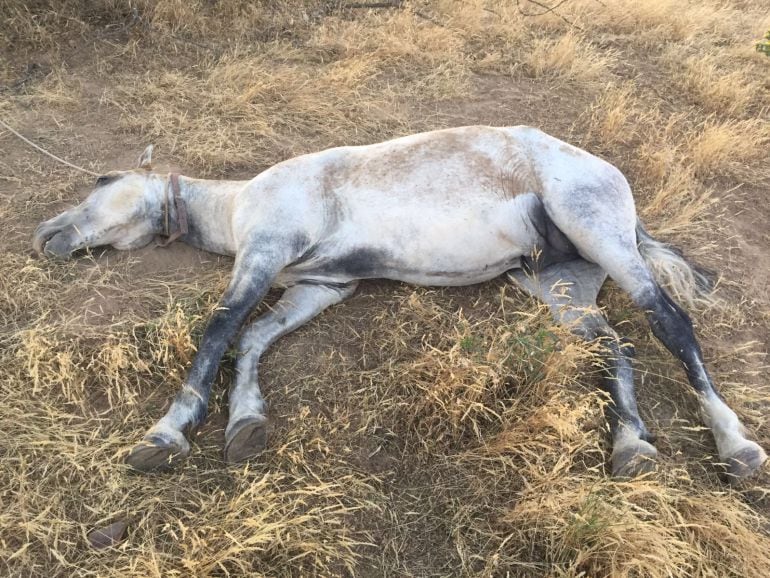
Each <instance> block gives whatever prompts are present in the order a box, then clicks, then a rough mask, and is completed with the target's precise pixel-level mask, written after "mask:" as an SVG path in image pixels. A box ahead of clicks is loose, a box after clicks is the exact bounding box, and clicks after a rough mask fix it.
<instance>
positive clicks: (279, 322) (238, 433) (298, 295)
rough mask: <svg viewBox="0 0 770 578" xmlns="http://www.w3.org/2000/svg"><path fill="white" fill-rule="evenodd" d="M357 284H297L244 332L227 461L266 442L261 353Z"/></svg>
mask: <svg viewBox="0 0 770 578" xmlns="http://www.w3.org/2000/svg"><path fill="white" fill-rule="evenodd" d="M357 285H358V284H357V283H348V284H346V285H315V284H312V285H311V284H298V285H295V286H293V287H291V288H289V289H287V290H286V291H285V292H284V294H283V295H282V296H281V299H280V300H279V301H278V303H276V304H275V306H274V307H273V308H272V310H271V311H269V312H268V313H266V314H265V315H263V316H262V317H260V318H259V319H257V320H256V321H255V322H254V323H253V324H252V325H251V326H249V327H248V328H247V329H246V331H244V333H243V335H242V336H241V340H240V344H239V347H238V350H239V354H240V356H239V358H238V361H237V364H236V377H235V381H234V382H233V385H232V387H231V389H230V419H229V421H228V423H227V429H226V430H225V440H226V443H225V459H226V460H227V461H228V462H240V461H243V460H246V459H248V458H251V457H253V456H255V455H257V454H259V453H260V452H261V451H262V449H263V448H264V446H265V443H266V425H267V418H266V416H265V402H264V399H263V397H262V392H261V391H260V389H259V381H258V377H257V365H258V364H259V358H260V356H261V355H262V354H263V353H264V352H265V350H266V349H267V348H268V347H270V345H271V344H272V343H274V342H275V341H276V340H277V339H278V338H280V337H282V336H283V335H286V334H287V333H290V332H292V331H294V330H295V329H297V328H298V327H300V326H302V325H304V324H305V323H307V322H308V321H310V320H311V319H312V318H313V317H315V316H316V315H318V314H319V313H321V311H323V310H324V309H326V308H327V307H329V306H331V305H334V304H336V303H339V302H340V301H343V300H344V299H347V298H348V297H350V296H351V295H352V294H353V292H354V291H355V289H356V286H357Z"/></svg>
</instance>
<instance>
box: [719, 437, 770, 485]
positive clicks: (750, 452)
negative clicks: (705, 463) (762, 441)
mask: <svg viewBox="0 0 770 578" xmlns="http://www.w3.org/2000/svg"><path fill="white" fill-rule="evenodd" d="M766 459H767V455H766V454H765V452H764V450H763V449H762V448H761V447H759V445H757V444H755V443H754V442H748V445H747V446H746V447H744V448H742V449H740V450H738V451H737V452H736V453H735V454H734V455H732V456H731V457H729V458H727V460H725V466H726V467H725V475H726V477H727V481H728V482H737V481H738V480H742V479H745V478H748V477H749V476H751V475H753V474H755V473H756V472H757V470H759V468H761V467H762V464H763V463H765V460H766Z"/></svg>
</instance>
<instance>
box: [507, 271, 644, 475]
mask: <svg viewBox="0 0 770 578" xmlns="http://www.w3.org/2000/svg"><path fill="white" fill-rule="evenodd" d="M510 276H511V277H512V279H513V280H514V281H516V282H517V284H518V285H520V286H521V287H523V288H524V289H526V290H527V291H528V292H529V293H531V294H532V295H534V296H535V297H538V298H539V299H541V300H542V301H544V302H545V303H546V304H547V305H548V306H549V307H550V308H551V311H552V313H553V316H554V318H555V319H556V321H558V322H559V323H561V324H563V325H564V326H566V327H567V328H569V329H570V330H571V331H572V332H573V333H575V334H576V335H578V336H580V337H581V338H583V339H585V340H586V341H596V342H597V343H598V344H599V345H600V352H601V358H602V365H603V373H604V376H603V380H602V385H603V387H604V389H605V390H606V391H607V392H608V393H609V395H610V399H611V400H612V403H611V404H610V405H609V406H608V419H609V423H610V430H611V432H612V474H613V476H616V477H633V476H636V475H639V474H642V473H645V472H648V471H650V470H652V469H653V468H654V466H655V458H656V456H657V451H656V450H655V447H654V446H653V445H652V444H651V443H650V441H651V436H650V434H649V432H648V431H647V428H646V426H645V425H644V422H643V421H642V418H641V417H640V416H639V410H638V408H637V405H636V395H635V393H634V374H633V367H632V365H631V354H630V347H628V346H625V345H624V344H623V343H622V342H621V339H620V338H619V337H618V335H617V333H615V331H614V330H613V329H612V327H610V325H609V324H608V323H607V320H606V319H605V318H604V316H603V315H602V314H601V313H600V311H599V309H598V308H597V306H596V296H597V295H598V293H599V289H600V288H601V286H602V284H603V283H604V280H605V278H606V276H607V275H606V273H605V272H604V271H602V269H601V268H600V267H599V266H598V265H594V264H592V263H588V262H587V261H584V260H582V259H575V260H572V261H567V262H562V263H555V264H552V265H550V266H548V267H545V268H544V269H542V270H540V271H537V272H534V271H530V272H527V273H525V272H524V271H521V270H517V271H513V272H511V274H510Z"/></svg>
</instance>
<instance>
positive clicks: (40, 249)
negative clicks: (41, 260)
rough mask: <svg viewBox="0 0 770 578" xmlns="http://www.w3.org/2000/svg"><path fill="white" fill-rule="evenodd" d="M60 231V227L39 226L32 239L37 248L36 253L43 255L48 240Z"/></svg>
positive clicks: (34, 247) (33, 245) (33, 246)
mask: <svg viewBox="0 0 770 578" xmlns="http://www.w3.org/2000/svg"><path fill="white" fill-rule="evenodd" d="M59 232H60V230H59V229H54V228H46V227H39V228H38V230H37V231H35V236H34V237H33V239H32V248H33V249H34V250H35V253H37V254H38V255H43V254H44V251H45V246H46V245H47V244H48V241H50V240H51V239H52V238H53V237H54V236H55V235H56V234H57V233H59Z"/></svg>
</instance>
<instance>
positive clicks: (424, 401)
mask: <svg viewBox="0 0 770 578" xmlns="http://www.w3.org/2000/svg"><path fill="white" fill-rule="evenodd" d="M131 7H135V8H136V10H135V11H132V9H131ZM530 8H531V7H530ZM533 10H534V9H533ZM559 11H560V13H561V14H562V15H563V16H564V17H565V18H567V19H568V20H570V21H572V22H574V23H575V24H577V25H578V26H580V29H578V28H575V27H571V26H570V25H569V24H567V23H566V22H565V21H564V20H562V19H561V18H559V17H558V16H557V15H554V14H547V15H544V16H541V17H524V16H522V15H521V14H520V13H519V11H518V10H517V9H516V6H515V3H511V2H504V1H502V0H501V1H483V0H473V1H471V2H460V1H454V0H441V1H436V2H414V3H410V4H409V5H407V6H405V7H402V8H401V9H373V10H367V9H359V8H357V9H350V8H345V7H344V6H342V3H339V2H330V1H323V0H317V1H315V0H314V1H311V0H305V1H302V0H282V1H281V2H244V1H242V0H223V1H220V2H216V3H210V2H207V1H203V0H196V1H194V2H182V1H180V0H161V1H158V2H146V1H144V0H142V1H138V2H133V3H131V4H130V5H129V4H128V3H126V2H122V1H119V0H98V1H94V2H83V1H82V0H65V1H63V2H50V1H49V0H37V1H35V2H31V3H30V2H22V1H21V0H8V1H6V2H4V3H2V4H1V5H0V31H2V38H0V49H2V50H3V51H4V54H5V55H7V56H8V58H6V59H2V60H0V81H2V83H3V84H2V87H0V89H1V90H2V91H1V92H0V114H2V118H3V119H4V120H7V121H9V122H12V124H14V125H15V126H17V127H18V128H20V129H22V131H23V132H24V133H25V134H27V135H29V136H32V137H34V138H35V139H36V140H37V141H39V142H40V143H41V144H44V145H45V146H46V147H48V148H50V149H51V150H52V151H53V152H55V153H57V154H60V155H63V156H65V157H67V158H70V159H72V160H75V161H77V162H79V163H82V164H84V165H86V166H89V167H92V168H95V169H96V168H113V167H112V166H111V165H113V164H114V165H117V166H116V167H115V168H118V166H121V165H123V166H125V165H128V164H129V163H131V162H133V159H134V156H135V154H136V153H137V152H138V151H139V150H140V149H141V147H142V146H143V145H144V144H146V142H147V141H149V140H152V141H154V142H156V143H157V144H159V145H161V146H160V148H159V151H158V153H159V156H160V157H161V158H164V157H165V158H166V159H169V161H168V162H169V163H172V164H179V165H181V166H182V167H184V169H185V170H186V171H189V172H190V173H195V174H199V175H200V174H217V175H223V176H230V175H232V176H238V177H242V176H246V175H251V174H254V173H255V172H256V171H257V170H259V169H261V168H264V167H265V166H267V165H269V164H271V163H274V162H276V161H278V160H281V159H283V158H285V157H287V156H291V155H295V154H299V153H302V152H306V151H309V150H315V149H318V148H323V147H327V146H333V145H338V144H354V143H363V142H372V141H375V140H380V139H384V138H387V137H390V136H394V135H398V134H404V133H407V132H411V131H415V130H419V129H429V128H435V127H441V126H446V125H449V124H460V123H471V122H479V119H482V121H483V122H494V123H497V124H517V123H520V122H527V123H529V124H537V125H539V126H543V127H545V128H547V129H548V130H549V131H551V132H553V133H554V134H556V135H557V136H562V137H565V138H568V139H569V140H572V141H574V142H576V143H578V144H582V145H583V146H585V147H587V148H588V149H589V150H592V151H595V152H597V153H598V154H600V155H601V156H603V157H604V158H607V159H608V160H610V161H612V162H614V163H615V164H617V165H618V166H620V167H621V168H622V170H623V171H624V173H625V174H626V175H627V176H628V178H629V181H630V182H631V183H632V185H633V187H634V190H635V192H636V195H637V199H638V204H639V207H640V211H641V213H642V215H643V217H644V219H645V221H646V222H647V223H648V224H649V225H650V226H651V228H653V229H654V230H655V231H656V232H657V233H658V234H661V235H662V236H664V237H665V238H666V239H669V240H673V241H675V242H679V243H682V242H684V243H685V244H686V245H687V250H688V254H695V255H697V256H699V257H703V258H706V260H707V263H708V264H715V265H717V266H718V268H720V269H722V270H723V271H724V272H725V275H726V277H725V279H724V281H723V282H722V284H721V285H720V287H721V289H720V292H719V295H720V296H721V297H723V304H722V307H720V308H718V309H717V308H715V309H713V310H710V311H705V312H699V313H698V314H697V315H696V316H695V320H696V323H697V324H698V325H699V327H698V329H699V332H700V333H701V334H702V335H703V336H704V348H705V350H706V354H707V357H708V359H709V362H710V365H711V367H712V369H713V372H714V375H715V377H716V378H717V381H719V383H720V384H721V386H722V389H723V391H724V394H725V397H726V398H727V399H728V401H729V402H730V403H731V404H732V405H733V407H734V408H735V409H736V411H738V413H739V414H740V415H741V417H742V418H743V419H744V421H745V422H746V424H747V426H748V428H749V430H750V431H752V432H753V433H754V434H755V436H756V438H757V439H758V441H759V442H760V443H762V444H763V445H764V447H765V448H768V447H770V430H769V429H768V423H767V420H766V417H765V416H766V415H767V408H768V407H770V391H768V387H767V382H768V378H769V377H770V370H769V369H768V366H767V359H766V352H767V346H768V345H767V335H768V333H770V314H768V312H769V311H770V295H766V294H763V293H761V292H757V291H754V292H749V291H748V290H747V287H755V288H756V287H760V286H761V285H762V284H763V283H764V281H763V279H766V276H765V277H762V275H763V274H765V273H764V271H766V270H767V269H768V266H767V261H762V260H761V259H762V258H763V257H762V251H761V247H762V242H763V239H764V241H766V236H765V237H764V238H763V237H762V234H761V231H760V232H757V226H758V225H757V223H759V224H761V223H766V218H770V214H768V212H767V207H768V206H770V205H768V203H767V195H766V191H767V186H768V184H770V168H769V167H768V166H767V163H766V162H765V158H766V155H764V154H763V152H764V151H765V150H766V149H767V146H768V138H770V135H768V132H767V126H768V120H770V119H768V110H770V97H768V96H767V91H766V90H764V91H763V90H762V89H766V88H767V86H766V82H765V80H764V79H765V77H766V74H765V75H764V76H763V71H764V72H765V73H766V71H767V66H768V62H770V61H766V60H761V59H758V57H757V56H756V55H755V54H753V53H747V52H746V50H747V51H752V50H753V45H752V40H753V37H751V34H755V33H756V30H755V28H757V27H758V26H759V24H757V23H766V22H767V20H766V15H763V14H761V13H760V12H759V9H758V8H756V7H755V6H753V5H750V4H749V3H745V2H739V1H737V0H736V1H735V2H732V3H711V2H694V1H693V2H685V3H681V2H674V1H673V0H650V1H649V2H633V1H631V0H618V1H617V2H611V3H610V2H602V3H600V2H595V1H594V0H585V1H577V0H575V1H572V2H568V3H566V4H565V5H564V6H563V7H562V8H560V10H559ZM748 30H751V34H749V33H748V32H747V31H748ZM760 36H761V34H760ZM744 49H745V50H744ZM30 63H38V66H37V67H30V66H28V65H29V64H30ZM489 87H492V88H493V89H494V90H492V91H489V92H488V89H489ZM0 143H2V146H3V147H4V148H3V153H4V154H3V155H2V157H1V158H0V195H2V198H3V199H4V201H5V200H7V202H4V203H2V204H0V221H1V222H2V223H3V227H4V235H3V237H2V238H0V249H2V252H0V364H2V367H3V372H2V373H1V374H0V424H2V425H0V434H1V435H2V441H0V455H1V456H2V460H0V505H1V506H2V507H1V508H0V572H2V573H3V574H5V575H9V576H41V575H46V576H137V577H138V576H142V577H144V576H158V577H160V576H164V577H165V576H180V577H181V576H185V577H186V576H228V575H229V576H241V575H265V576H343V575H354V576H357V575H361V576H369V575H371V576H458V575H463V576H476V577H482V576H483V577H492V576H575V577H577V576H629V577H630V576H651V577H658V576H660V577H664V576H714V577H723V576H736V577H738V576H740V577H753V576H757V577H760V576H763V575H764V574H766V572H765V569H766V568H767V567H768V563H770V560H769V559H768V554H767V553H768V552H770V533H768V524H769V523H770V509H769V508H770V504H769V503H768V493H767V487H768V486H767V484H768V476H767V472H764V473H763V474H762V475H761V476H760V477H759V478H758V479H756V480H754V481H753V482H752V483H749V484H747V485H746V486H744V487H741V488H737V489H733V488H727V487H726V486H724V485H723V484H722V483H721V482H720V481H719V480H718V479H717V476H716V473H715V472H716V469H715V467H714V465H713V462H714V461H716V459H717V458H716V457H715V456H714V452H715V448H714V446H713V442H712V441H711V438H710V436H709V434H708V432H706V431H704V430H703V429H702V428H701V426H700V422H699V420H698V419H697V417H696V403H695V401H694V399H693V397H692V395H691V394H690V393H689V390H688V388H687V385H686V384H685V383H684V375H683V374H682V372H681V370H680V368H679V367H677V365H676V364H675V363H674V361H673V360H672V359H671V357H670V356H669V355H668V354H667V353H666V352H664V351H663V350H662V347H661V346H660V345H659V344H657V342H655V341H654V340H653V339H652V338H651V337H650V335H649V331H648V330H647V329H646V326H645V325H644V316H643V314H642V313H641V312H638V311H634V310H633V309H632V308H631V306H630V302H629V301H628V298H627V297H626V296H624V295H623V294H622V293H620V292H619V291H617V290H616V289H614V288H610V289H608V290H607V291H606V292H605V294H604V295H603V297H602V303H604V304H606V305H607V307H608V313H609V315H610V317H611V321H612V322H613V324H614V325H616V326H617V327H618V329H619V331H620V332H621V333H623V334H626V335H629V336H630V337H631V339H632V340H633V341H634V343H635V345H636V348H637V351H638V356H637V362H636V366H637V368H638V369H639V373H640V377H639V380H638V385H639V390H640V405H641V407H642V412H643V415H644V417H645V419H646V420H647V421H648V423H649V424H650V426H651V428H652V429H653V430H654V431H656V433H658V434H659V440H658V442H657V446H658V448H659V451H660V456H661V458H660V462H661V468H660V471H659V473H658V474H656V475H654V476H652V477H649V478H646V479H642V480H637V481H633V482H627V483H618V482H615V481H612V480H610V479H608V477H607V474H606V471H605V463H606V460H607V457H608V450H609V447H608V439H607V438H608V434H607V432H606V424H605V420H604V417H603V410H604V408H605V405H606V399H605V398H604V397H603V396H602V395H601V394H600V393H598V392H597V390H596V384H597V381H598V375H597V374H598V367H597V364H596V360H595V358H594V355H593V353H594V352H593V351H592V350H591V348H590V347H587V346H586V345H584V344H582V343H580V342H578V341H576V340H575V339H574V338H572V337H571V336H569V335H568V334H566V332H565V331H564V330H563V329H561V328H558V327H555V326H554V325H553V324H552V322H551V321H550V317H549V315H548V312H547V311H545V310H544V308H542V307H540V306H538V305H537V304H536V303H534V302H533V301H531V300H530V299H528V298H526V297H525V296H523V295H522V294H520V293H519V292H518V291H516V290H515V289H513V288H512V287H511V286H510V285H509V284H508V283H506V282H505V281H503V280H499V281H495V282H492V283H488V284H485V285H483V286H480V287H470V288H454V289H444V290H432V289H415V288H413V287H406V286H401V285H396V284H392V283H372V284H369V285H367V286H366V287H364V288H363V289H362V290H361V291H360V292H359V294H358V295H357V296H356V297H354V298H353V299H352V300H350V301H349V302H347V303H346V304H344V305H341V306H338V307H336V308H334V310H332V311H329V312H327V313H325V314H324V315H322V316H321V317H320V318H319V319H317V320H315V321H313V322H312V323H310V324H309V325H308V326H307V327H305V328H303V329H302V330H300V331H298V332H296V333H295V334H292V335H291V336H289V337H287V338H285V339H284V340H282V341H281V343H280V345H278V346H276V347H275V348H273V350H272V351H271V352H270V354H269V355H268V356H267V358H266V359H265V361H264V363H263V366H262V368H261V377H262V379H263V381H264V391H265V392H266V394H267V396H268V401H269V404H270V410H269V413H270V416H271V418H272V420H273V430H272V431H271V441H270V444H269V447H268V450H267V451H266V452H265V454H264V455H263V457H262V458H260V459H259V460H255V461H253V462H252V463H250V464H248V465H242V466H239V467H228V466H226V465H225V464H223V463H222V459H221V447H222V441H223V431H222V430H223V427H224V423H225V416H226V403H225V399H224V394H223V392H224V391H225V389H226V386H227V384H229V382H230V378H231V377H232V357H233V353H232V352H231V353H229V354H228V355H227V360H226V362H225V363H224V368H223V371H222V375H221V377H220V379H219V380H218V382H217V384H216V386H215V391H216V394H215V396H214V399H213V401H212V407H211V416H210V420H209V423H208V424H207V425H206V426H205V427H204V428H203V429H202V430H201V432H200V433H199V435H198V437H197V439H196V440H195V444H194V451H193V455H192V457H191V459H190V460H189V461H188V462H187V463H185V464H184V465H183V466H182V467H181V468H179V469H178V470H177V471H175V472H173V473H171V474H166V475H159V476H148V477H144V476H138V475H134V474H132V473H131V472H129V471H128V469H127V467H126V466H125V465H124V464H123V458H124V456H125V453H126V451H127V450H128V448H129V447H130V445H131V443H132V442H134V441H135V440H137V439H138V438H139V437H140V436H141V434H142V433H143V432H144V431H145V429H146V428H147V427H148V426H149V425H150V424H151V423H152V422H153V421H154V420H155V419H157V418H158V417H159V416H160V415H161V413H162V411H163V408H164V407H165V404H166V403H167V401H168V399H169V398H170V397H171V396H172V395H173V393H174V391H175V390H176V389H177V387H178V386H179V384H180V383H181V381H182V379H183V377H184V375H185V371H186V369H187V368H188V367H189V364H190V362H191V359H192V358H193V356H194V354H195V347H196V344H197V343H198V339H199V337H200V335H201V332H202V329H203V326H204V324H205V321H206V319H207V318H208V315H209V314H210V312H211V310H212V308H213V307H214V306H215V304H216V300H217V298H218V295H219V294H220V292H221V290H222V289H223V287H224V285H225V283H226V279H227V275H228V271H229V267H230V262H229V261H228V260H222V261H214V260H212V259H207V261H208V262H204V263H201V262H200V257H199V255H198V254H196V253H195V252H193V251H187V252H186V251H184V250H183V248H182V247H178V246H176V247H172V248H170V249H168V250H166V251H160V250H157V251H144V252H141V254H139V255H138V256H126V255H125V254H122V255H119V254H116V253H115V252H113V251H111V252H107V253H106V254H104V255H101V254H95V255H93V256H91V257H88V258H85V259H81V260H79V261H76V262H72V263H65V264H56V263H49V262H42V261H38V260H35V259H32V258H31V257H30V256H29V254H28V250H27V246H28V244H29V236H30V234H31V231H32V228H33V227H34V226H35V224H36V223H37V222H38V221H39V220H40V219H42V218H43V217H46V216H50V215H51V214H52V213H54V212H56V211H57V210H58V209H59V208H60V207H61V206H62V204H64V203H69V202H71V201H72V200H74V198H75V197H76V196H78V195H82V194H83V193H85V192H86V191H87V189H88V188H89V185H88V183H87V182H86V180H84V179H83V178H82V176H80V175H75V174H73V173H71V172H70V171H68V170H67V169H65V168H63V167H60V166H56V165H53V164H51V163H50V161H48V160H47V159H43V158H41V157H39V156H37V155H36V154H35V153H34V152H32V151H30V150H27V149H24V148H21V146H20V145H19V143H18V142H16V141H14V140H11V138H10V137H9V136H8V135H7V134H0ZM739 201H740V202H739ZM741 202H742V203H743V204H741ZM745 206H748V207H749V208H750V209H751V210H750V211H746V210H745V209H744V208H743V207H745ZM754 218H756V219H757V220H756V221H754V220H752V219H754ZM747 231H748V233H747ZM752 232H753V233H752ZM755 233H756V234H755ZM751 234H755V236H753V237H752V236H751ZM735 247H740V250H736V249H735ZM757 247H758V248H757ZM752 248H754V249H755V252H754V253H751V252H749V251H750V250H751V249H752ZM744 252H745V255H744ZM752 255H753V257H752ZM765 258H766V256H765ZM769 282H770V281H769ZM275 297H276V295H271V296H270V299H274V298H275ZM119 519H125V520H127V521H128V522H129V529H128V534H127V537H126V539H125V540H124V541H123V542H121V543H120V544H119V545H117V546H116V547H114V548H111V549H108V550H106V551H96V550H93V549H91V548H89V546H88V544H87V539H86V535H87V533H88V531H89V530H91V529H92V528H95V527H100V526H103V525H105V524H107V523H109V522H111V521H114V520H119Z"/></svg>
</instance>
